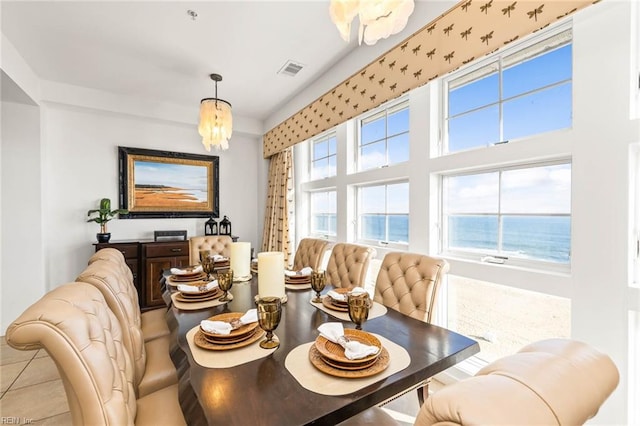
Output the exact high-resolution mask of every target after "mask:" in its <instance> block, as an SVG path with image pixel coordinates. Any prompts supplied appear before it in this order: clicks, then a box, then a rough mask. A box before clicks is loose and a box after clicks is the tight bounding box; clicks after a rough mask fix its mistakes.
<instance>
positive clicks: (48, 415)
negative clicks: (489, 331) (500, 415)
mask: <svg viewBox="0 0 640 426" xmlns="http://www.w3.org/2000/svg"><path fill="white" fill-rule="evenodd" d="M0 339H1V340H2V342H1V343H0V385H1V389H0V424H14V425H15V424H22V425H24V424H33V425H39V426H41V425H44V426H49V425H56V426H66V425H71V424H72V423H71V414H70V413H69V405H68V404H67V397H66V395H65V392H64V387H63V385H62V380H60V375H59V374H58V370H57V368H56V365H55V363H54V362H53V361H52V360H51V358H50V357H49V355H48V354H47V353H46V352H45V351H44V350H43V349H40V350H34V351H19V350H16V349H13V348H12V347H10V346H9V345H8V344H7V343H6V341H5V340H4V336H1V337H0ZM441 386H442V385H441V384H439V383H438V382H435V381H432V384H431V386H430V390H431V391H434V390H437V389H438V388H439V387H441ZM34 401H37V403H34ZM383 408H384V409H385V410H387V413H388V414H390V415H391V416H392V417H393V418H395V419H396V420H397V421H398V424H399V426H409V425H413V422H414V420H415V416H416V414H417V413H418V410H419V407H418V397H417V395H416V392H415V391H411V392H408V393H407V394H405V395H402V396H401V397H399V398H397V399H394V400H392V401H389V402H388V403H386V404H385V405H384V406H383Z"/></svg>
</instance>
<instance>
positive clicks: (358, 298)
mask: <svg viewBox="0 0 640 426" xmlns="http://www.w3.org/2000/svg"><path fill="white" fill-rule="evenodd" d="M347 304H348V305H349V318H351V321H353V323H354V324H355V325H356V330H362V324H364V323H365V321H366V320H367V318H369V309H370V308H371V305H372V303H371V298H370V297H369V293H358V294H352V293H347Z"/></svg>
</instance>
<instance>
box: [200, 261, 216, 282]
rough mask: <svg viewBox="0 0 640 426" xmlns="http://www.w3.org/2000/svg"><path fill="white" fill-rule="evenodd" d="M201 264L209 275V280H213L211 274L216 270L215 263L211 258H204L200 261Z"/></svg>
mask: <svg viewBox="0 0 640 426" xmlns="http://www.w3.org/2000/svg"><path fill="white" fill-rule="evenodd" d="M200 264H201V265H202V271H203V272H204V273H206V274H207V280H208V281H210V280H211V274H213V272H214V270H215V262H214V260H213V259H212V258H210V257H209V256H206V257H203V258H202V259H201V260H200Z"/></svg>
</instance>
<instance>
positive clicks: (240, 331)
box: [200, 312, 258, 340]
mask: <svg viewBox="0 0 640 426" xmlns="http://www.w3.org/2000/svg"><path fill="white" fill-rule="evenodd" d="M243 315H244V313H242V312H227V313H224V314H218V315H214V316H212V317H211V318H207V319H208V320H209V321H223V322H229V323H230V322H231V321H232V320H235V319H240V318H241V317H242V316H243ZM257 327H258V322H257V321H256V322H251V323H249V324H244V325H242V326H240V327H238V328H236V329H235V330H231V332H230V333H229V334H215V333H209V332H207V331H204V330H203V329H202V327H200V332H201V333H202V334H204V335H206V336H207V337H210V338H213V339H218V340H228V339H235V338H237V337H241V336H246V335H247V334H249V333H250V332H252V331H254V330H255V329H256V328H257Z"/></svg>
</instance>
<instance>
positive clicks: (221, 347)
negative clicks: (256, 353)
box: [193, 329, 267, 351]
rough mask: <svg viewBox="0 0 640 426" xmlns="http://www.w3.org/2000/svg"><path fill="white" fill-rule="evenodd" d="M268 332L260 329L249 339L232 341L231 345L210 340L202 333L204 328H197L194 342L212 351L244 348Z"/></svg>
mask: <svg viewBox="0 0 640 426" xmlns="http://www.w3.org/2000/svg"><path fill="white" fill-rule="evenodd" d="M266 334H267V332H266V331H264V330H262V329H260V330H257V331H256V332H255V333H253V334H252V335H251V336H250V337H249V338H248V339H245V340H242V341H241V342H237V343H232V344H229V345H219V344H217V343H212V342H210V341H208V340H207V339H206V338H205V337H204V334H202V330H200V329H198V330H196V334H195V335H194V336H193V343H194V344H195V345H196V346H197V347H199V348H202V349H208V350H211V351H228V350H231V349H237V348H242V347H245V346H249V345H250V344H252V343H254V342H257V341H258V340H260V339H262V338H263V337H264V336H265V335H266Z"/></svg>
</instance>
